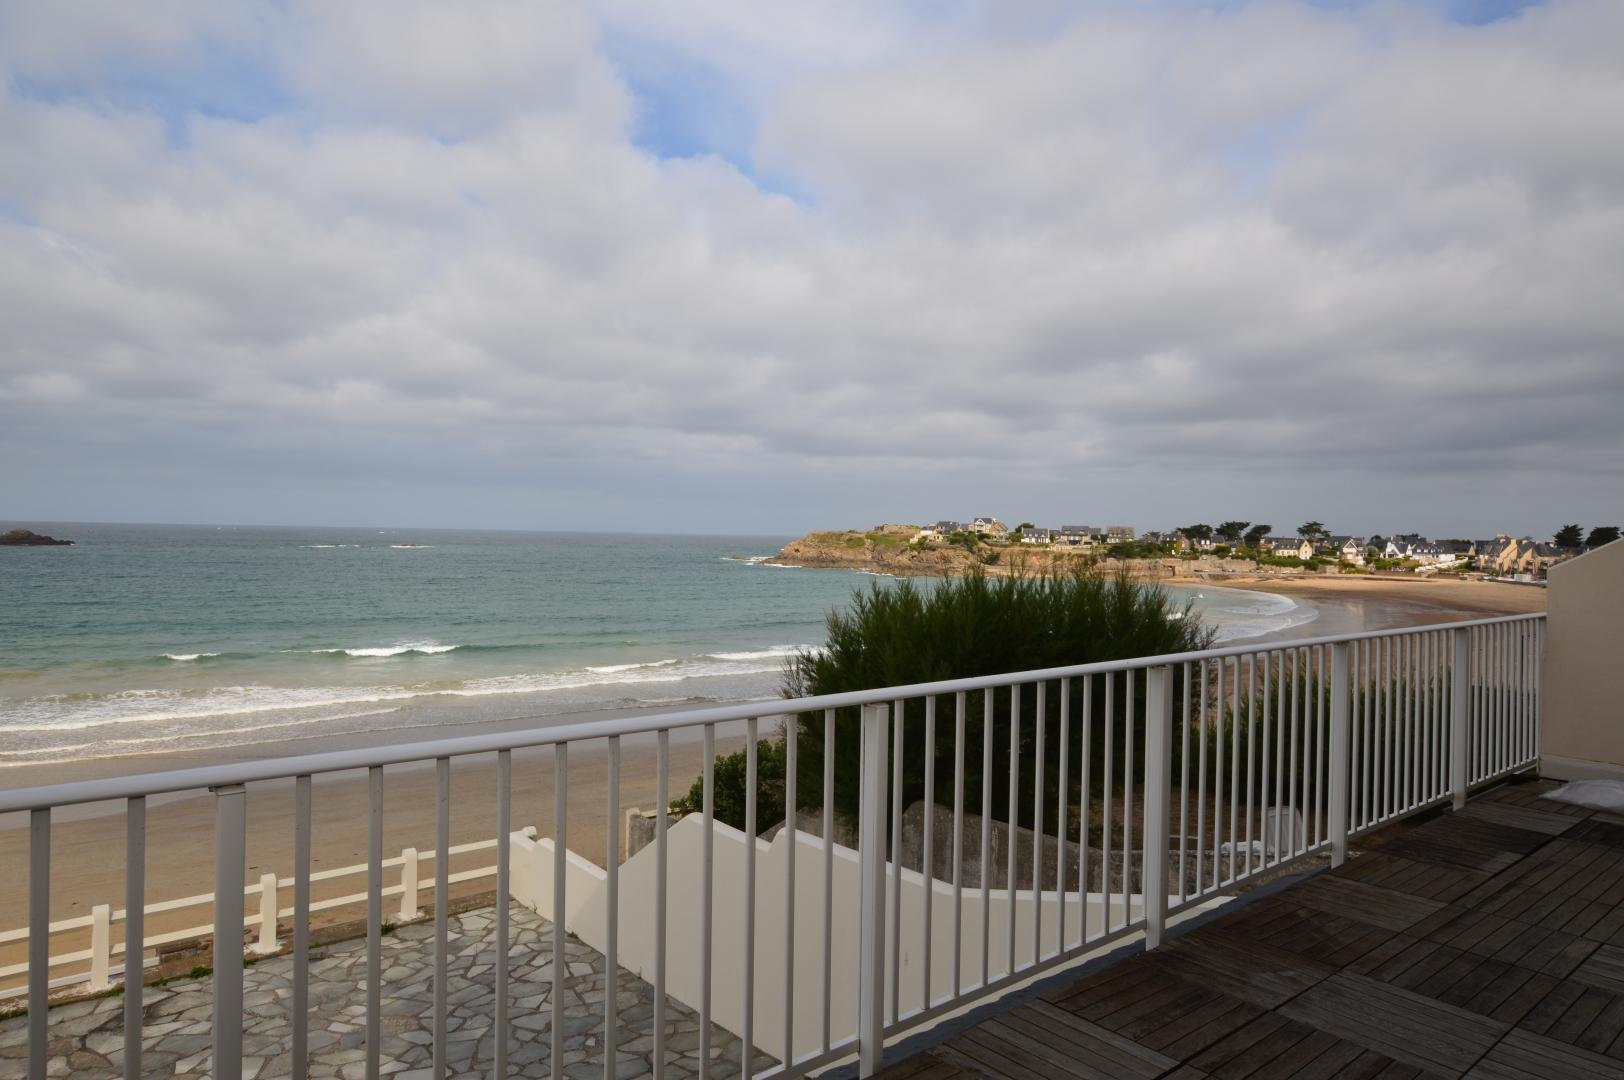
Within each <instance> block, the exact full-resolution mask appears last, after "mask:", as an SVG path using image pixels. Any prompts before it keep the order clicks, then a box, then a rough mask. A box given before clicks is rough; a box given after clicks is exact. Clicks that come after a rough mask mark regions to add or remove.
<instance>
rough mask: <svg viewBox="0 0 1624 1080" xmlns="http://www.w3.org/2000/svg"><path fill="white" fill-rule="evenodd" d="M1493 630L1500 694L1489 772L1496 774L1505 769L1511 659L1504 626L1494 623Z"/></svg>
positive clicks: (1497, 700)
mask: <svg viewBox="0 0 1624 1080" xmlns="http://www.w3.org/2000/svg"><path fill="white" fill-rule="evenodd" d="M1493 629H1494V640H1495V650H1496V654H1497V657H1496V664H1495V667H1496V669H1497V675H1496V682H1497V683H1498V684H1499V687H1500V692H1499V694H1498V695H1497V696H1496V699H1495V710H1494V742H1493V743H1492V744H1491V745H1492V746H1493V748H1494V760H1493V762H1491V764H1490V771H1491V772H1493V773H1495V774H1498V773H1499V772H1500V771H1501V770H1503V769H1504V768H1505V767H1506V751H1505V747H1506V717H1507V714H1508V712H1509V705H1510V702H1509V701H1508V697H1509V695H1510V689H1511V687H1510V683H1511V671H1510V659H1511V658H1510V656H1509V651H1510V650H1509V648H1508V643H1507V640H1506V638H1507V634H1506V626H1505V624H1504V623H1496V624H1495V625H1494V627H1493Z"/></svg>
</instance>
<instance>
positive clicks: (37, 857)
mask: <svg viewBox="0 0 1624 1080" xmlns="http://www.w3.org/2000/svg"><path fill="white" fill-rule="evenodd" d="M237 895H239V896H241V895H242V887H241V882H240V881H239V883H238V888H237ZM239 922H240V921H239ZM237 935H238V940H241V937H242V930H241V929H239V930H238V931H237ZM50 995H51V811H50V809H49V808H46V809H43V810H30V811H29V812H28V1080H45V1065H46V1049H47V1042H48V1035H49V1027H50V1017H49V1016H48V1015H47V1011H48V1009H49V1008H50Z"/></svg>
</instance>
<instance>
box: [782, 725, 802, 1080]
mask: <svg viewBox="0 0 1624 1080" xmlns="http://www.w3.org/2000/svg"><path fill="white" fill-rule="evenodd" d="M800 741H801V724H800V721H799V720H798V719H796V718H795V717H793V716H791V717H790V718H789V720H788V721H787V722H786V725H785V729H784V829H783V832H784V846H785V858H784V1068H786V1069H788V1068H789V1067H790V1065H791V1064H793V1063H794V1061H795V864H796V862H797V861H799V859H800V856H801V843H800V837H799V836H798V835H796V818H797V815H796V800H797V798H798V796H797V794H796V781H797V780H799V779H800V777H799V769H800V765H799V751H800Z"/></svg>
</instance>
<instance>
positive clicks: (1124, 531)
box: [1105, 525, 1134, 544]
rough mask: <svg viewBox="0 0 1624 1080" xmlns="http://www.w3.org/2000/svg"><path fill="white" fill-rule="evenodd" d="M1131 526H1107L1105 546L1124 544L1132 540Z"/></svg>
mask: <svg viewBox="0 0 1624 1080" xmlns="http://www.w3.org/2000/svg"><path fill="white" fill-rule="evenodd" d="M1133 537H1134V532H1133V526H1132V525H1107V526H1106V527H1105V542H1106V543H1107V544H1126V543H1130V542H1131V541H1132V540H1133Z"/></svg>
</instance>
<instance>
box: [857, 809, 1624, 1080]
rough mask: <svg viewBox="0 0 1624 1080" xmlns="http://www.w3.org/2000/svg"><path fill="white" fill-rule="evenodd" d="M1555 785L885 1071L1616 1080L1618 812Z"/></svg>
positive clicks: (1465, 817)
mask: <svg viewBox="0 0 1624 1080" xmlns="http://www.w3.org/2000/svg"><path fill="white" fill-rule="evenodd" d="M1554 786H1555V785H1554V784H1552V783H1549V782H1522V783H1513V784H1509V785H1507V786H1505V787H1502V788H1500V789H1498V790H1495V791H1492V792H1490V793H1488V794H1486V795H1483V796H1481V797H1479V798H1477V799H1474V800H1473V801H1472V802H1470V803H1469V804H1468V805H1467V806H1466V808H1465V809H1464V810H1462V811H1461V812H1459V813H1452V812H1444V813H1441V814H1439V815H1437V816H1436V817H1434V818H1432V819H1431V820H1428V821H1425V822H1423V823H1422V824H1420V825H1417V826H1413V827H1411V826H1408V825H1405V824H1401V825H1398V826H1395V827H1393V828H1391V829H1389V830H1387V831H1386V835H1380V834H1378V835H1376V836H1373V837H1367V838H1366V839H1365V840H1364V841H1362V842H1361V844H1360V847H1361V849H1362V850H1363V851H1364V854H1362V855H1359V856H1358V857H1356V858H1354V857H1350V859H1349V861H1348V862H1347V863H1346V864H1345V865H1344V866H1342V867H1340V868H1339V869H1336V870H1331V871H1326V872H1324V873H1320V874H1316V875H1314V876H1312V877H1310V878H1308V879H1306V880H1304V881H1301V882H1299V883H1297V884H1295V885H1292V886H1290V887H1289V888H1286V889H1284V890H1282V891H1280V892H1278V893H1275V894H1273V895H1270V896H1267V897H1264V898H1261V899H1258V900H1255V901H1253V902H1250V903H1247V904H1245V905H1244V906H1243V907H1240V908H1239V909H1238V910H1235V911H1233V912H1229V913H1227V914H1223V915H1220V916H1219V917H1217V918H1215V919H1213V920H1212V921H1210V922H1207V923H1205V924H1203V925H1201V926H1199V927H1198V928H1196V929H1193V930H1190V931H1189V932H1188V933H1185V934H1183V935H1182V936H1178V937H1174V938H1171V939H1170V940H1168V941H1166V942H1164V944H1163V947H1162V948H1160V949H1158V950H1156V951H1154V952H1149V953H1145V952H1141V953H1139V954H1138V955H1134V956H1132V957H1131V958H1130V959H1126V960H1123V961H1121V962H1118V963H1115V964H1111V965H1109V966H1107V967H1104V968H1102V969H1100V970H1096V971H1093V972H1092V973H1090V974H1087V975H1085V976H1084V977H1082V978H1079V979H1076V980H1074V981H1070V982H1068V983H1065V984H1064V985H1058V986H1055V985H1050V986H1048V987H1047V988H1046V989H1045V990H1044V991H1042V992H1041V993H1040V994H1039V995H1038V996H1036V997H1033V998H1031V999H1029V1000H1027V1001H1025V1002H1024V1003H1022V1004H1019V1005H1016V1006H1014V1007H1010V1008H1006V1009H1003V1010H999V1009H998V1006H997V1005H993V1006H989V1007H988V1008H987V1009H986V1010H983V1011H982V1012H981V1013H978V1014H975V1015H973V1016H972V1017H971V1018H970V1026H968V1027H960V1028H958V1030H957V1032H956V1033H955V1034H951V1035H948V1036H947V1037H946V1038H945V1039H944V1040H943V1041H940V1042H938V1043H936V1044H935V1045H931V1046H927V1047H925V1048H924V1049H922V1050H917V1051H916V1052H915V1053H914V1054H913V1056H911V1057H908V1058H907V1059H906V1060H902V1061H901V1062H900V1063H899V1064H896V1065H894V1066H892V1067H890V1068H888V1069H887V1070H886V1071H885V1072H883V1073H882V1074H881V1075H882V1076H883V1077H885V1078H886V1080H937V1078H943V1080H946V1078H952V1077H964V1076H988V1077H1032V1076H1041V1077H1047V1078H1061V1077H1104V1078H1113V1080H1114V1078H1119V1077H1132V1078H1143V1080H1150V1078H1153V1077H1166V1078H1168V1080H1200V1078H1202V1077H1223V1078H1225V1080H1230V1078H1234V1080H1238V1078H1241V1077H1249V1078H1254V1080H1264V1078H1275V1077H1303V1078H1308V1077H1384V1078H1385V1077H1461V1076H1466V1077H1473V1078H1483V1080H1521V1078H1526V1077H1576V1078H1577V1077H1586V1078H1601V1077H1620V1078H1624V818H1620V817H1613V816H1611V815H1605V814H1595V813H1592V812H1590V811H1588V810H1584V809H1581V808H1578V807H1571V806H1565V805H1563V804H1559V803H1554V802H1551V801H1550V800H1547V799H1541V798H1539V794H1540V793H1541V792H1543V791H1546V790H1549V789H1550V788H1552V787H1554ZM989 1013H990V1015H988V1014H989ZM938 1037H940V1036H938ZM929 1038H931V1036H930V1035H926V1036H921V1040H928V1039H929ZM915 1045H916V1046H917V1044H915ZM903 1049H904V1051H906V1049H907V1047H904V1048H903Z"/></svg>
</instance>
